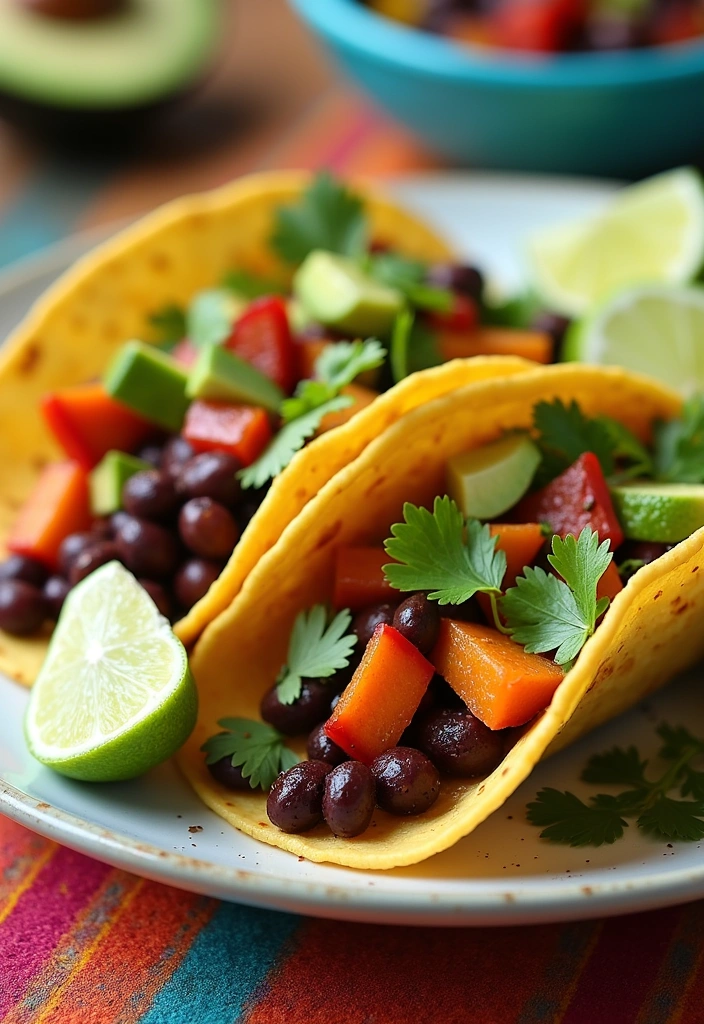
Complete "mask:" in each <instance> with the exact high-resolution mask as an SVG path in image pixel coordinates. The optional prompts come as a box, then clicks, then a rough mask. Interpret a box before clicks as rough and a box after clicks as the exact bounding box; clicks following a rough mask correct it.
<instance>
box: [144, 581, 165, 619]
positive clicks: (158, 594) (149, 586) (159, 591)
mask: <svg viewBox="0 0 704 1024" xmlns="http://www.w3.org/2000/svg"><path fill="white" fill-rule="evenodd" d="M139 584H140V585H141V586H142V587H144V589H145V590H146V592H147V593H148V594H149V596H150V597H151V599H152V601H153V602H154V604H155V605H156V606H157V608H158V609H159V611H160V612H161V614H162V615H163V616H164V618H165V619H170V618H171V614H172V607H171V598H170V597H169V595H168V592H167V590H166V587H164V586H162V584H161V583H157V582H156V580H147V579H145V578H144V577H143V576H142V577H140V579H139Z"/></svg>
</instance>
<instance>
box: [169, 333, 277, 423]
mask: <svg viewBox="0 0 704 1024" xmlns="http://www.w3.org/2000/svg"><path fill="white" fill-rule="evenodd" d="M186 394H187V396H188V397H189V398H204V399H205V400H206V401H208V400H211V401H216V402H217V401H221V402H241V403H242V404H243V405H260V406H262V408H263V409H267V410H268V411H269V412H273V413H277V412H278V411H279V407H280V405H281V402H282V401H283V399H284V393H283V391H282V390H281V388H280V387H279V386H278V385H277V384H275V383H274V381H273V380H270V379H269V377H267V376H265V374H263V373H260V371H259V370H257V369H256V367H254V366H252V365H251V363H248V362H246V360H244V359H240V357H239V356H237V355H235V354H234V352H229V351H228V350H227V349H224V348H221V347H220V346H219V345H206V346H205V347H204V348H203V349H202V350H201V353H200V355H199V356H198V358H197V359H196V361H195V363H194V365H193V367H192V368H191V372H190V373H189V375H188V384H187V385H186Z"/></svg>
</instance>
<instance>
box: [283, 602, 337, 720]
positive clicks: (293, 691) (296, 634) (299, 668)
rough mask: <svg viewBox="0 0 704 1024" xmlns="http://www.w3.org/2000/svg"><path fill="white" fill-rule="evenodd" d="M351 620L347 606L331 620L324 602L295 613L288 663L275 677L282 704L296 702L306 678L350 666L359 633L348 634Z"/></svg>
mask: <svg viewBox="0 0 704 1024" xmlns="http://www.w3.org/2000/svg"><path fill="white" fill-rule="evenodd" d="M351 622H352V615H351V613H350V612H349V611H348V610H347V608H344V609H343V610H342V611H341V612H338V613H337V615H336V616H335V617H334V618H333V619H332V620H331V621H330V622H328V612H327V609H326V608H325V605H322V604H316V605H314V606H313V607H312V608H311V609H310V610H309V611H307V612H306V611H302V612H300V613H299V614H298V615H297V616H296V621H295V622H294V624H293V629H292V630H291V636H290V638H289V642H288V654H287V656H286V664H285V665H284V666H283V668H282V669H281V671H280V672H279V676H278V678H277V680H276V693H277V695H278V698H279V700H280V701H281V703H282V704H293V702H294V701H295V700H296V699H297V698H298V697H299V696H300V694H301V684H302V682H303V679H326V678H327V677H328V676H332V675H334V674H335V672H337V671H338V670H339V669H341V668H346V667H347V665H349V661H350V656H351V654H352V651H353V650H354V647H355V644H356V643H357V636H356V634H354V633H347V629H348V627H349V625H350V623H351Z"/></svg>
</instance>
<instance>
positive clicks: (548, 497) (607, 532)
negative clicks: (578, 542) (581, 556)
mask: <svg viewBox="0 0 704 1024" xmlns="http://www.w3.org/2000/svg"><path fill="white" fill-rule="evenodd" d="M513 518H514V519H516V520H518V521H519V522H525V521H528V520H530V521H532V522H538V523H548V524H549V525H550V527H551V528H552V530H553V532H554V533H557V534H558V535H559V536H560V537H566V536H567V535H568V534H570V533H571V534H574V536H575V537H577V536H579V534H580V533H581V532H582V530H583V529H584V527H585V526H590V527H591V528H592V530H596V532H597V533H598V534H599V539H600V540H608V541H609V542H610V544H611V550H612V551H615V550H616V548H617V547H618V546H619V544H621V543H623V530H622V529H621V524H620V523H619V521H618V519H617V518H616V513H615V512H614V507H613V505H612V503H611V495H610V494H609V488H608V487H607V485H606V480H605V479H604V474H603V472H602V469H601V466H600V464H599V460H598V459H597V457H596V455H594V454H593V452H585V453H584V455H580V457H579V458H578V459H577V461H576V462H574V463H572V465H571V466H570V467H569V468H568V469H566V470H565V471H564V473H561V474H560V476H558V477H556V478H555V479H554V480H553V481H552V482H551V483H549V484H548V485H547V487H543V488H542V490H540V491H536V492H535V494H529V495H527V497H525V498H523V500H522V501H520V502H519V503H518V505H517V506H516V508H515V509H514V512H513Z"/></svg>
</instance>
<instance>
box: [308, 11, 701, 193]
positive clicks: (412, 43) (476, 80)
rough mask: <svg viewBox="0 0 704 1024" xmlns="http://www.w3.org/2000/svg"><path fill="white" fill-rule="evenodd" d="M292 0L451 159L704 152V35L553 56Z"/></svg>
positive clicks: (369, 86) (625, 172)
mask: <svg viewBox="0 0 704 1024" xmlns="http://www.w3.org/2000/svg"><path fill="white" fill-rule="evenodd" d="M291 2H292V5H293V7H294V8H295V9H296V10H297V11H298V12H299V14H300V15H301V17H302V18H303V19H304V20H305V21H306V22H307V23H308V25H309V26H310V27H311V28H312V29H313V31H314V32H316V33H317V34H318V35H319V36H320V38H321V39H322V40H323V41H324V42H325V43H326V45H327V46H328V47H329V49H330V51H331V53H332V54H333V56H334V57H335V58H336V60H337V61H338V63H339V64H340V66H341V67H342V68H343V70H344V71H345V72H346V73H347V75H348V76H349V77H350V78H351V79H353V80H354V81H356V82H357V83H358V84H359V86H361V88H362V89H364V90H365V91H366V92H367V93H368V94H369V95H370V96H371V97H372V98H373V99H374V101H375V102H376V103H377V104H378V105H379V106H380V107H383V108H385V109H386V110H387V111H388V112H389V113H390V114H392V115H393V117H395V118H396V119H397V120H399V121H401V122H402V123H403V124H405V125H407V126H408V127H409V128H410V129H411V130H412V131H413V132H414V133H415V134H416V135H418V136H419V137H420V138H421V139H423V140H424V141H425V142H426V143H427V144H428V145H429V146H430V147H431V148H432V149H433V150H435V151H436V152H437V153H439V154H442V155H443V156H445V157H448V158H450V159H451V160H453V161H456V162H459V163H468V164H472V165H473V166H483V167H494V168H504V169H512V170H522V171H526V170H530V171H550V172H562V173H575V174H599V175H610V176H616V177H623V178H628V177H641V176H643V175H646V174H651V173H653V172H655V171H658V170H663V169H665V168H667V167H674V166H676V165H677V164H682V163H691V162H696V160H697V159H698V158H699V157H702V156H704V40H703V41H696V42H694V43H681V44H677V45H673V46H662V47H652V48H649V49H643V50H624V51H618V52H611V53H574V54H561V55H558V56H555V57H552V56H551V57H548V58H546V57H533V56H530V55H524V54H519V53H515V52H511V53H508V52H506V51H503V52H500V51H494V52H492V53H489V52H488V51H487V52H482V51H480V50H476V51H472V50H469V49H468V48H466V47H463V46H460V45H457V44H456V43H453V42H451V41H449V40H446V39H443V38H442V37H440V36H435V35H431V34H430V33H426V32H421V31H417V30H416V29H413V28H408V27H406V26H404V25H402V24H400V23H397V22H394V21H391V20H389V19H387V18H383V17H380V16H379V15H377V14H375V13H374V12H373V11H370V10H369V9H368V8H366V7H364V6H363V5H362V4H360V3H358V2H357V0H291Z"/></svg>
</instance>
